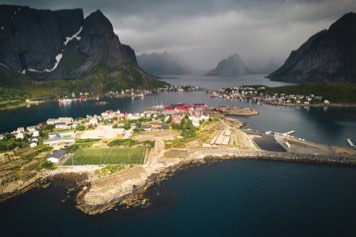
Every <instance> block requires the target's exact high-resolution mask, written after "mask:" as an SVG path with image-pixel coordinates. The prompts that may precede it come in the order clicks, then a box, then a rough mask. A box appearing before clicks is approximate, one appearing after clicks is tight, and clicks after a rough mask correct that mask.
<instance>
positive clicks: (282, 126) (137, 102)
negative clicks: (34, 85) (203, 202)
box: [0, 75, 356, 146]
mask: <svg viewBox="0 0 356 237" xmlns="http://www.w3.org/2000/svg"><path fill="white" fill-rule="evenodd" d="M164 80H165V81H167V82H169V83H171V84H175V85H184V84H185V85H188V84H193V85H195V86H200V87H205V88H208V89H217V88H221V87H228V86H234V85H242V84H264V85H267V86H280V85H286V83H281V82H273V81H269V80H267V79H265V78H263V75H254V76H251V75H250V76H242V77H238V78H232V77H226V78H222V77H202V76H182V77H179V78H173V79H164ZM101 100H104V101H106V102H107V104H105V105H102V104H98V103H97V101H95V100H92V101H85V102H73V103H72V104H69V105H59V104H58V103H57V102H51V103H45V104H40V105H38V106H32V107H30V108H19V109H14V110H3V111H0V133H2V132H9V131H12V130H14V129H16V128H17V127H20V126H29V125H35V124H38V123H40V122H44V121H46V120H47V118H55V117H60V116H72V117H84V116H86V115H94V114H100V113H101V112H103V111H105V110H109V109H113V110H117V109H119V110H121V111H123V112H142V111H144V109H145V108H146V107H148V106H152V105H157V104H166V105H169V104H174V103H205V104H207V105H209V106H220V105H228V106H241V107H251V108H254V109H256V110H257V111H258V112H259V113H260V114H259V115H258V116H253V117H249V118H241V120H242V121H243V122H245V123H247V125H248V127H250V128H252V129H259V130H262V131H269V130H272V131H277V132H287V131H290V130H295V131H296V134H295V135H296V136H297V137H302V138H305V139H308V140H312V141H315V142H320V143H325V144H329V145H339V146H348V145H347V143H346V138H351V139H352V140H353V141H356V109H355V108H331V107H330V108H310V109H309V108H302V107H301V108H288V107H275V106H269V105H257V104H253V103H249V102H242V101H231V100H224V99H221V98H209V97H208V96H207V94H206V93H205V92H202V91H200V92H179V93H159V94H151V95H148V96H145V98H144V99H134V100H132V99H131V98H102V99H101Z"/></svg>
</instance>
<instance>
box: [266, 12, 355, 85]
mask: <svg viewBox="0 0 356 237" xmlns="http://www.w3.org/2000/svg"><path fill="white" fill-rule="evenodd" d="M355 55H356V14H355V13H353V12H350V13H347V14H345V15H343V16H342V17H341V18H340V19H338V20H337V21H335V22H334V23H333V24H332V25H331V26H330V27H329V29H328V30H324V31H321V32H319V33H317V34H315V35H313V36H312V37H310V38H309V39H308V40H307V41H306V42H305V43H304V44H302V45H301V46H300V47H299V48H298V49H297V50H295V51H292V53H291V54H290V55H289V57H288V58H287V60H286V61H285V63H284V64H283V65H282V66H281V67H280V68H279V69H277V70H276V71H274V72H273V73H271V74H270V75H268V76H267V77H268V78H271V79H273V80H281V81H290V82H305V81H311V82H325V81H337V82H356V56H355Z"/></svg>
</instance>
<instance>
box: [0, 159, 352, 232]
mask: <svg viewBox="0 0 356 237" xmlns="http://www.w3.org/2000/svg"><path fill="white" fill-rule="evenodd" d="M153 192H155V193H156V192H157V193H159V195H157V194H156V195H155V196H154V197H153V198H152V202H153V204H152V206H151V207H149V208H147V209H141V210H132V211H129V212H127V211H124V212H120V211H115V210H113V211H109V212H107V213H104V214H102V215H99V216H86V215H84V214H82V213H81V212H80V211H79V210H77V209H75V206H74V201H73V200H72V199H69V200H67V201H65V202H62V200H64V199H66V195H67V194H66V190H65V188H64V186H63V185H61V184H54V185H52V186H50V187H49V188H48V189H46V190H32V191H30V192H29V193H27V194H25V195H23V196H20V197H18V198H15V199H13V200H10V201H8V202H6V203H3V204H0V229H1V236H52V237H54V236H157V237H158V236H214V237H215V236H266V237H267V236H271V237H276V236H296V237H300V236H313V237H314V236H356V228H355V222H356V200H355V196H356V170H355V169H354V168H347V167H333V166H326V165H311V164H299V163H287V162H275V161H261V160H230V161H225V162H222V163H217V164H212V165H203V166H200V167H193V168H190V169H188V170H186V171H183V172H181V173H179V174H177V175H175V176H174V177H172V178H170V179H169V180H167V181H165V182H163V183H161V184H160V185H159V186H156V187H155V188H154V189H153Z"/></svg>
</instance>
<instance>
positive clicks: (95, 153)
mask: <svg viewBox="0 0 356 237" xmlns="http://www.w3.org/2000/svg"><path fill="white" fill-rule="evenodd" d="M145 154H146V148H144V147H137V148H101V149H79V150H77V151H76V152H75V153H74V155H73V157H72V158H70V159H69V160H68V161H67V162H66V165H100V164H110V165H112V164H142V163H143V161H144V158H145Z"/></svg>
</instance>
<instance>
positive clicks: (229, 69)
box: [206, 53, 251, 76]
mask: <svg viewBox="0 0 356 237" xmlns="http://www.w3.org/2000/svg"><path fill="white" fill-rule="evenodd" d="M250 73H251V71H250V70H249V69H248V68H247V66H246V65H245V63H244V62H243V61H242V59H241V57H240V55H238V54H237V53H235V54H233V55H230V56H229V57H227V58H225V59H223V60H221V61H220V62H219V63H218V65H217V66H216V68H215V69H213V70H211V71H210V72H208V73H207V74H206V75H207V76H240V75H245V74H250Z"/></svg>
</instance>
